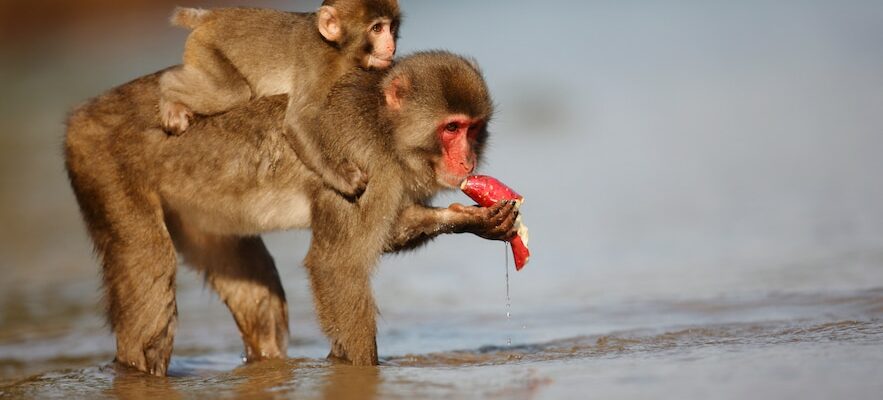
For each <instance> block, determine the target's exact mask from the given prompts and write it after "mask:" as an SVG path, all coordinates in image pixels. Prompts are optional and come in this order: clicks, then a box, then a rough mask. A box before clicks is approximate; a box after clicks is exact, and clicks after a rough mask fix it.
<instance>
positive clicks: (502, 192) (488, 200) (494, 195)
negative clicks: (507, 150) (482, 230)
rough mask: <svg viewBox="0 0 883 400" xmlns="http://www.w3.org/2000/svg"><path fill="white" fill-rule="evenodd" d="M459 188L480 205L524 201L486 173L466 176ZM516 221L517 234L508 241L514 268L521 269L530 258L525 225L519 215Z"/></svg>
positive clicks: (519, 202)
mask: <svg viewBox="0 0 883 400" xmlns="http://www.w3.org/2000/svg"><path fill="white" fill-rule="evenodd" d="M460 189H461V190H463V193H465V194H466V195H467V196H469V198H471V199H472V200H475V202H476V203H478V205H480V206H482V207H490V206H492V205H494V204H496V203H497V202H500V201H503V200H516V201H517V202H518V206H519V207H520V206H521V203H522V202H523V201H524V197H522V196H521V195H520V194H518V193H517V192H516V191H514V190H512V188H510V187H508V186H506V185H505V184H503V182H500V181H499V180H497V179H496V178H493V177H490V176H487V175H473V176H470V177H468V178H466V180H464V181H463V183H462V184H461V185H460ZM516 223H517V224H518V236H515V238H514V239H512V240H511V241H510V242H509V243H510V244H511V245H512V256H513V258H514V259H515V270H516V271H521V269H522V268H524V266H525V265H526V264H527V261H528V260H529V259H530V250H529V249H528V248H527V239H528V237H527V236H528V235H527V227H526V226H524V224H522V223H521V216H519V217H518V221H517V222H516Z"/></svg>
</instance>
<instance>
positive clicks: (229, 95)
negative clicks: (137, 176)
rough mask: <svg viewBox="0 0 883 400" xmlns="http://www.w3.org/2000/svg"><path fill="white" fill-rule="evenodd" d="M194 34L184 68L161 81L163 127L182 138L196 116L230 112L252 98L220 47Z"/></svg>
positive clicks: (187, 51)
mask: <svg viewBox="0 0 883 400" xmlns="http://www.w3.org/2000/svg"><path fill="white" fill-rule="evenodd" d="M198 33H199V32H198V31H194V32H193V34H191V37H190V38H189V39H188V40H187V44H186V45H185V48H184V65H182V66H179V67H175V68H173V69H170V70H168V71H166V72H165V73H164V74H163V76H162V77H161V78H160V81H159V84H160V94H161V98H160V104H159V108H160V118H161V119H162V124H163V128H164V129H165V130H166V131H167V132H169V133H172V134H175V135H178V134H181V133H182V132H184V131H185V130H187V127H188V126H189V125H190V118H191V117H192V116H193V114H194V113H196V114H203V115H210V114H217V113H220V112H223V111H227V110H229V109H230V108H233V106H235V105H237V104H241V103H244V102H246V101H248V100H249V99H250V98H251V87H250V86H249V85H248V81H246V79H245V77H243V76H242V74H240V73H239V71H237V70H236V67H235V66H233V65H232V64H230V62H229V61H228V60H227V58H226V57H225V56H224V55H223V54H222V53H221V52H220V51H219V50H218V49H216V48H214V47H212V46H207V45H206V44H205V43H204V42H203V41H201V40H199V39H200V38H199V35H198Z"/></svg>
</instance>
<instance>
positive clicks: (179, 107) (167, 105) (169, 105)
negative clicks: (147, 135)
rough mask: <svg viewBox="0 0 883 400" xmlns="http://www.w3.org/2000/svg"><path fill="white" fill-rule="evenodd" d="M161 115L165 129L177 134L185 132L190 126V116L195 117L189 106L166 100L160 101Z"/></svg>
mask: <svg viewBox="0 0 883 400" xmlns="http://www.w3.org/2000/svg"><path fill="white" fill-rule="evenodd" d="M159 115H160V118H161V119H162V127H163V129H164V130H165V131H166V132H168V133H170V134H172V135H175V136H178V135H180V134H182V133H184V131H186V130H187V128H188V127H190V118H193V112H192V111H190V109H189V108H187V106H185V105H183V104H181V103H178V102H173V101H166V100H161V101H160V103H159Z"/></svg>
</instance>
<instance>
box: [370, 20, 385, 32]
mask: <svg viewBox="0 0 883 400" xmlns="http://www.w3.org/2000/svg"><path fill="white" fill-rule="evenodd" d="M371 30H372V31H373V32H374V33H380V32H383V24H382V23H380V22H378V23H376V24H374V26H372V27H371Z"/></svg>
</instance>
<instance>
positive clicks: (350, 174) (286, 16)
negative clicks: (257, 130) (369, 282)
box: [160, 0, 399, 196]
mask: <svg viewBox="0 0 883 400" xmlns="http://www.w3.org/2000/svg"><path fill="white" fill-rule="evenodd" d="M329 10H330V11H331V12H334V13H336V15H337V17H338V19H339V21H340V23H341V26H340V27H341V29H342V36H341V37H340V38H337V39H335V40H327V39H326V38H325V37H323V35H321V34H320V33H319V29H318V28H317V26H318V25H319V24H321V21H322V20H321V19H319V18H318V15H319V13H321V12H323V11H329ZM380 19H385V20H388V21H389V23H390V25H389V27H390V29H391V32H392V34H393V35H395V34H396V32H397V28H398V24H399V8H398V2H397V0H336V1H330V0H327V1H325V2H324V3H323V6H322V8H321V9H320V11H319V12H317V13H309V14H307V13H291V12H282V11H275V10H268V9H254V8H221V9H213V10H197V9H186V8H179V9H177V10H176V11H175V13H174V15H173V16H172V23H173V24H175V25H179V26H184V27H188V28H191V29H193V32H192V33H191V34H190V36H189V37H188V39H187V42H186V45H185V49H184V65H183V66H182V67H180V68H175V69H172V70H170V71H168V72H166V73H165V74H164V75H163V76H162V78H161V80H160V85H161V91H162V99H161V101H160V110H161V113H162V115H163V119H164V121H163V123H164V126H166V128H167V130H169V131H170V132H173V133H180V132H181V131H183V130H185V129H187V125H188V119H189V118H191V117H192V113H194V112H195V113H197V114H204V115H210V114H216V113H219V112H223V111H225V110H228V109H230V108H232V107H233V106H235V105H237V104H242V103H244V102H245V101H247V100H248V99H249V98H253V97H263V96H270V95H276V94H288V95H289V96H290V97H289V104H288V107H287V109H288V112H287V113H286V127H287V129H288V134H287V135H286V139H287V140H288V142H289V144H290V145H291V146H292V147H293V148H294V150H295V152H296V153H297V154H298V155H299V157H300V159H301V160H302V161H303V162H304V163H305V164H306V165H307V166H308V167H309V168H310V169H311V170H313V171H315V172H316V173H318V174H319V176H321V177H322V179H323V180H324V181H325V182H326V183H327V184H329V185H330V186H331V187H332V188H334V189H335V190H338V191H339V192H341V193H343V194H345V195H347V196H357V195H358V194H359V193H361V191H362V190H364V186H365V184H366V179H367V178H366V177H365V175H364V174H363V173H362V171H361V170H360V169H359V168H358V166H356V165H354V164H353V163H351V162H349V161H348V160H347V159H341V160H337V161H335V162H333V163H331V162H330V160H327V158H325V157H322V156H321V155H320V154H318V153H317V152H316V151H315V149H316V148H317V147H320V146H321V144H320V143H317V140H319V139H318V138H317V135H318V134H317V133H315V132H314V131H313V129H312V126H313V124H314V123H315V122H314V121H315V119H316V118H318V116H319V112H320V110H319V108H318V107H317V106H316V104H321V103H322V102H323V100H324V98H325V96H326V95H327V94H328V91H329V90H330V88H331V86H332V85H333V84H334V82H336V81H337V80H338V79H339V78H340V77H341V76H343V75H344V74H346V73H348V72H350V71H351V70H353V69H355V68H356V67H363V68H368V64H367V63H368V58H367V57H368V56H369V55H370V54H372V52H373V51H374V50H373V49H374V48H373V39H372V38H371V34H370V33H369V32H368V31H369V28H370V27H371V26H372V25H373V24H375V23H376V22H377V21H378V20H380ZM393 40H394V39H393Z"/></svg>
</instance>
